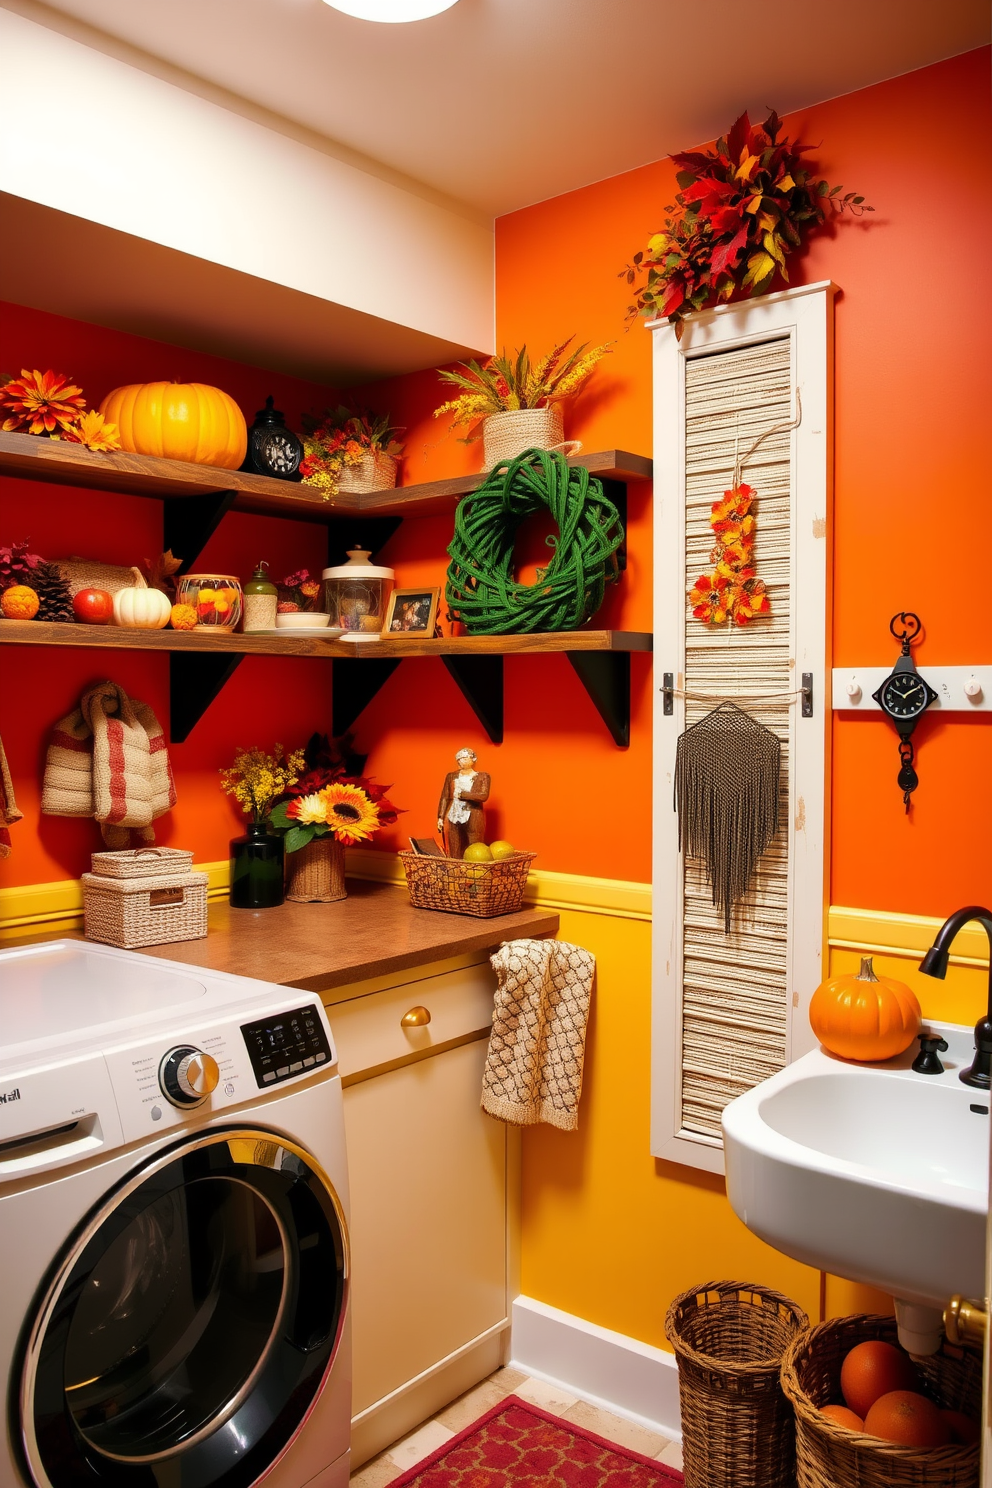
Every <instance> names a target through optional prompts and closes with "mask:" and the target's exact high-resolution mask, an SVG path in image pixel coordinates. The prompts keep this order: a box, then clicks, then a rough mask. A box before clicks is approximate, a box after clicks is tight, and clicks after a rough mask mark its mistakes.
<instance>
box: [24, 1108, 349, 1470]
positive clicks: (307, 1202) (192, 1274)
mask: <svg viewBox="0 0 992 1488" xmlns="http://www.w3.org/2000/svg"><path fill="white" fill-rule="evenodd" d="M346 1288H347V1242H346V1238H345V1230H344V1222H343V1217H342V1214H341V1210H340V1205H339V1203H338V1200H337V1197H336V1195H335V1194H334V1191H333V1189H332V1187H331V1185H330V1182H329V1181H328V1179H327V1178H326V1177H325V1175H324V1174H323V1173H322V1172H321V1171H320V1170H319V1168H318V1167H317V1165H316V1164H315V1163H314V1161H313V1159H312V1158H311V1157H310V1156H309V1155H308V1154H307V1153H305V1152H303V1151H302V1150H301V1149H299V1148H298V1147H296V1146H295V1145H294V1144H293V1143H290V1142H287V1141H286V1140H285V1139H283V1138H278V1137H275V1136H273V1135H272V1134H270V1133H268V1132H263V1131H258V1130H238V1131H227V1132H222V1131H216V1130H214V1131H212V1132H210V1133H209V1134H207V1135H202V1136H200V1137H197V1138H192V1139H187V1140H186V1141H184V1142H182V1143H180V1144H178V1145H177V1146H175V1147H173V1148H171V1149H169V1150H168V1151H166V1152H164V1153H161V1154H159V1155H158V1157H157V1158H156V1159H155V1160H154V1161H153V1162H152V1163H150V1164H147V1165H145V1166H144V1167H143V1168H141V1169H140V1170H139V1171H138V1172H137V1173H136V1174H134V1175H133V1176H132V1177H131V1178H130V1179H128V1180H127V1181H126V1182H125V1183H124V1184H123V1185H122V1186H121V1187H120V1188H119V1189H118V1190H117V1191H116V1192H114V1193H112V1194H111V1195H110V1196H108V1198H107V1199H106V1200H105V1202H104V1203H103V1204H101V1205H100V1207H99V1208H98V1209H97V1210H96V1211H94V1213H92V1214H91V1215H90V1216H89V1217H88V1219H87V1220H86V1221H85V1222H84V1223H83V1225H82V1226H81V1227H80V1231H79V1233H78V1234H77V1235H76V1237H75V1238H74V1240H73V1241H72V1242H71V1243H70V1245H69V1247H68V1250H67V1253H66V1255H65V1257H64V1258H63V1260H62V1261H61V1262H60V1263H59V1264H58V1266H57V1268H56V1271H55V1274H54V1276H53V1278H52V1280H51V1283H50V1285H49V1287H48V1290H47V1292H46V1294H45V1296H44V1298H43V1300H42V1303H41V1307H40V1309H39V1311H38V1314H37V1316H36V1319H35V1322H34V1325H33V1327H32V1330H31V1333H30V1336H29V1338H28V1340H27V1344H26V1348H25V1355H24V1364H23V1373H22V1387H21V1427H22V1441H23V1446H24V1452H25V1455H26V1459H27V1465H28V1467H29V1469H30V1472H31V1474H32V1476H33V1479H34V1481H35V1482H36V1483H37V1484H39V1485H40V1488H76V1485H81V1484H84V1483H85V1484H87V1485H91V1488H96V1485H98V1484H107V1485H115V1488H116V1485H120V1488H207V1485H211V1488H214V1485H216V1488H247V1485H249V1484H251V1483H254V1482H255V1481H256V1480H257V1479H258V1478H259V1476H260V1475H261V1474H262V1473H263V1472H265V1471H266V1469H267V1468H268V1467H270V1466H271V1464H272V1463H273V1462H274V1461H275V1460H276V1459H277V1458H278V1457H279V1456H280V1455H281V1453H282V1452H283V1451H284V1450H285V1448H286V1446H287V1445H288V1444H289V1442H290V1441H291V1440H292V1438H293V1437H294V1436H295V1434H296V1432H297V1431H298V1430H299V1428H300V1426H301V1425H302V1423H303V1421H304V1419H305V1417H306V1415H307V1413H308V1411H309V1409H310V1406H311V1404H312V1403H313V1400H314V1398H315V1396H316V1394H317V1392H318V1390H319V1388H320V1385H321V1383H322V1381H323V1379H324V1376H325V1375H326V1373H327V1370H328V1368H329V1367H330V1364H331V1362H332V1360H333V1357H334V1354H335V1351H336V1348H337V1344H338V1341H339V1339H340V1334H341V1328H342V1324H343V1319H344V1310H345V1296H346Z"/></svg>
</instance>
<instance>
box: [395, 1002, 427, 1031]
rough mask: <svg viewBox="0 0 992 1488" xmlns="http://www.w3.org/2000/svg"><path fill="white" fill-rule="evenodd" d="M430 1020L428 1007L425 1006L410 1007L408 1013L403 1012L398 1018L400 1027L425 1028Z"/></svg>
mask: <svg viewBox="0 0 992 1488" xmlns="http://www.w3.org/2000/svg"><path fill="white" fill-rule="evenodd" d="M430 1021H431V1014H430V1009H429V1008H425V1007H412V1008H411V1009H410V1011H409V1012H408V1013H404V1014H403V1016H402V1018H401V1019H400V1027H401V1028H426V1027H427V1025H428V1023H429V1022H430Z"/></svg>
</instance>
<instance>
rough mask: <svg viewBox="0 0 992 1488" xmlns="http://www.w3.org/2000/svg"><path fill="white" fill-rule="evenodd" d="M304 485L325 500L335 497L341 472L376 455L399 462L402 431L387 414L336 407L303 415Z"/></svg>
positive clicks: (301, 463)
mask: <svg viewBox="0 0 992 1488" xmlns="http://www.w3.org/2000/svg"><path fill="white" fill-rule="evenodd" d="M302 424H303V452H304V453H303V459H302V460H301V462H300V475H301V477H302V480H303V484H304V485H306V486H315V487H316V488H317V490H318V491H321V492H323V495H324V499H325V501H326V500H330V499H331V498H332V497H334V496H336V495H337V491H338V486H339V484H340V481H341V472H342V471H343V470H345V469H348V468H353V467H354V466H356V465H360V464H361V463H362V461H363V460H364V459H365V457H366V456H367V455H370V454H372V455H374V454H376V453H377V452H378V453H381V454H383V455H388V456H389V457H390V458H391V459H393V460H398V459H399V457H400V455H402V453H403V445H402V444H401V443H400V441H399V440H398V439H397V437H396V436H397V434H402V433H403V430H402V429H401V428H398V427H396V426H395V425H393V424H391V423H390V420H389V415H388V414H386V413H372V412H371V411H369V410H365V411H356V410H355V409H352V408H346V407H344V405H343V404H342V405H339V406H338V407H337V408H331V409H327V410H326V411H325V412H324V413H322V414H313V413H305V414H304V415H303V420H302Z"/></svg>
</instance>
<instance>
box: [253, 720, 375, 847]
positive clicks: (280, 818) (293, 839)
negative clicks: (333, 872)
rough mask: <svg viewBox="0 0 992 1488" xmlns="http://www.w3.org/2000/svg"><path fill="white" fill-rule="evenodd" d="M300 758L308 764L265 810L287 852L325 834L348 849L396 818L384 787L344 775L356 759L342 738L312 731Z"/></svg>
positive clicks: (364, 777)
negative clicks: (267, 809) (283, 835)
mask: <svg viewBox="0 0 992 1488" xmlns="http://www.w3.org/2000/svg"><path fill="white" fill-rule="evenodd" d="M302 757H303V759H304V761H305V765H306V766H309V768H306V769H305V773H301V774H300V775H299V777H298V778H297V779H296V780H294V781H293V782H292V783H291V784H290V785H288V786H287V787H286V789H285V791H284V792H283V793H282V795H281V796H280V798H279V800H278V801H276V802H275V803H274V804H273V806H272V809H271V811H270V813H269V823H270V825H271V826H272V827H273V828H274V829H275V831H277V832H284V833H285V837H284V839H283V846H284V847H285V850H286V852H287V853H292V852H298V851H299V849H300V848H301V847H306V846H307V844H308V843H310V842H313V841H314V839H315V838H318V837H328V836H331V837H333V838H334V839H335V840H336V841H338V842H340V843H341V845H342V846H343V847H354V846H355V845H356V843H359V842H366V841H368V839H369V838H370V837H371V836H372V835H373V833H375V832H378V831H379V829H380V827H388V826H392V825H393V823H394V822H395V821H396V819H397V817H398V816H399V809H398V807H396V806H394V805H393V803H392V801H390V800H389V798H388V796H387V794H386V792H387V790H388V789H389V787H388V786H383V785H379V784H377V783H376V781H374V780H370V779H368V777H367V776H365V775H360V774H358V773H348V771H349V768H350V767H354V765H355V764H357V763H358V762H357V760H356V759H355V758H354V756H352V755H351V754H350V753H349V751H348V740H347V739H345V740H329V739H327V737H326V736H323V735H318V734H315V735H314V736H313V738H312V739H311V740H310V741H309V743H308V744H307V747H306V750H305V751H304V753H303V756H302Z"/></svg>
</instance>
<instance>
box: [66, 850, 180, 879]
mask: <svg viewBox="0 0 992 1488" xmlns="http://www.w3.org/2000/svg"><path fill="white" fill-rule="evenodd" d="M90 867H91V869H92V871H93V872H94V873H98V874H99V875H100V876H101V878H161V877H162V875H163V874H166V873H191V872H192V869H193V854H192V853H191V852H185V851H184V850H183V849H182V848H179V847H137V848H130V849H128V851H127V852H97V853H93V854H92V856H91V858H90Z"/></svg>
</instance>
